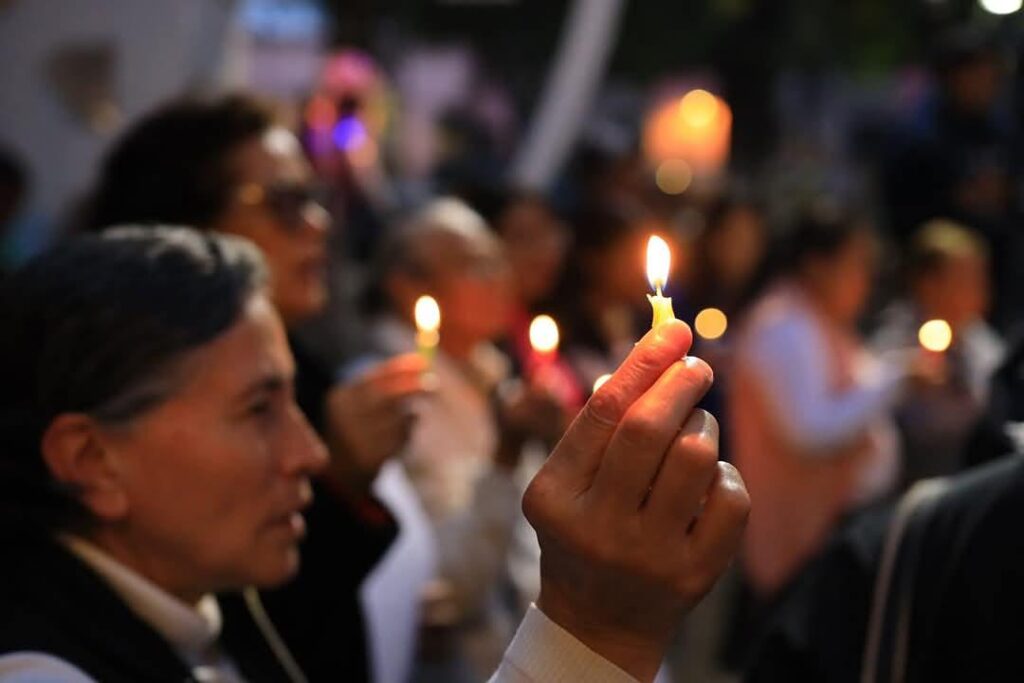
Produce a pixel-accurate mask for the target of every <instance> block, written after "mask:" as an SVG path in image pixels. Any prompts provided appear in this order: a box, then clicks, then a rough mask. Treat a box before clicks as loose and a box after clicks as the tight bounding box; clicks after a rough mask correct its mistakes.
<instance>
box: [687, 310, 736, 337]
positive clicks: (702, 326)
mask: <svg viewBox="0 0 1024 683" xmlns="http://www.w3.org/2000/svg"><path fill="white" fill-rule="evenodd" d="M728 327H729V319H728V318H727V317H726V315H725V313H723V312H722V311H720V310H719V309H717V308H705V309H704V310H703V311H701V312H700V313H698V314H697V317H696V318H695V319H694V321H693V328H694V329H695V330H696V331H697V334H699V335H700V336H701V337H702V338H704V339H708V340H713V339H718V338H719V337H721V336H722V335H723V334H725V331H726V329H728Z"/></svg>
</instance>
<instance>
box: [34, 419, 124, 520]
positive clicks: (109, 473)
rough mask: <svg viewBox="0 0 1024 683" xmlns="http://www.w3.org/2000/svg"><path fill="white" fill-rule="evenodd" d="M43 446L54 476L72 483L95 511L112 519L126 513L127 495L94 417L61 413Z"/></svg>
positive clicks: (45, 438)
mask: <svg viewBox="0 0 1024 683" xmlns="http://www.w3.org/2000/svg"><path fill="white" fill-rule="evenodd" d="M40 447H41V450H42V455H43V461H44V462H45V463H46V466H47V467H48V468H49V470H50V474H51V475H52V476H53V478H54V479H56V480H57V481H59V482H61V483H63V484H67V485H69V486H70V487H72V488H73V489H74V490H75V491H76V493H77V496H78V498H79V500H80V501H81V503H82V504H83V505H84V506H85V507H86V508H87V509H88V510H90V511H91V512H92V514H93V515H95V516H96V517H97V518H99V519H102V520H111V521H112V520H117V519H121V518H123V517H124V516H125V515H126V514H127V512H128V496H127V494H126V491H125V490H124V488H123V486H122V482H121V480H120V477H119V476H118V473H117V469H116V467H114V462H113V458H112V457H111V455H112V453H111V452H110V450H109V449H108V447H107V446H106V445H105V443H104V439H102V438H101V434H100V427H99V425H98V424H97V423H96V421H95V420H94V419H92V418H91V417H89V416H88V415H83V414H81V413H64V414H62V415H58V416H57V417H56V418H54V420H53V421H52V422H51V423H50V425H49V427H47V428H46V431H45V432H44V433H43V438H42V443H41V444H40Z"/></svg>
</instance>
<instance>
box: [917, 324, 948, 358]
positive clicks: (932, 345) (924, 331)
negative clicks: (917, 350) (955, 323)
mask: <svg viewBox="0 0 1024 683" xmlns="http://www.w3.org/2000/svg"><path fill="white" fill-rule="evenodd" d="M917 339H918V341H920V342H921V346H923V347H924V348H926V349H928V350H929V351H934V352H936V353H941V352H943V351H945V350H946V349H948V348H949V345H950V344H951V343H953V329H952V328H951V327H950V326H949V323H947V322H946V321H945V320H929V321H928V322H926V323H925V324H924V325H921V329H920V330H918V332H917Z"/></svg>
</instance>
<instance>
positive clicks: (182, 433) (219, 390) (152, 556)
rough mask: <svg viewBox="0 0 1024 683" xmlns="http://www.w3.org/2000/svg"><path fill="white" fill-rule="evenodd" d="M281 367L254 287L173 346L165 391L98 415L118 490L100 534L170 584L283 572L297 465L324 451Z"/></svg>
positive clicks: (286, 571)
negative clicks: (176, 352) (114, 422)
mask: <svg viewBox="0 0 1024 683" xmlns="http://www.w3.org/2000/svg"><path fill="white" fill-rule="evenodd" d="M293 371H294V368H293V362H292V358H291V354H290V352H289V350H288V345H287V341H286V338H285V334H284V330H283V328H282V325H281V322H280V320H279V319H278V316H277V314H276V313H275V311H274V309H273V307H272V306H271V304H270V302H269V301H268V300H267V299H266V298H265V297H263V296H257V297H254V298H253V299H252V300H251V302H250V303H249V304H248V305H247V307H246V308H245V310H244V313H243V315H242V316H241V317H240V318H239V320H238V321H236V322H235V323H234V324H233V325H232V326H231V327H230V328H228V329H227V330H226V331H225V332H223V333H222V334H221V335H220V336H218V337H217V338H215V339H214V340H213V341H211V342H209V343H208V344H206V345H204V346H202V347H200V348H198V349H196V350H194V351H191V352H190V353H188V354H187V355H186V356H185V357H184V358H183V360H182V362H181V364H180V366H179V367H178V368H177V370H176V372H177V373H178V378H177V379H178V388H177V390H176V391H175V392H174V394H173V395H172V396H171V397H170V398H168V399H166V400H165V401H163V402H162V403H160V404H159V405H157V406H156V407H154V408H152V409H151V410H149V411H148V412H146V413H144V414H143V415H141V416H140V417H138V418H136V419H134V420H131V421H129V422H128V423H127V424H126V425H118V426H113V427H101V430H102V437H101V438H102V442H103V444H104V447H105V448H106V449H107V454H108V455H109V459H110V460H109V462H110V463H111V466H112V467H113V468H114V472H116V486H117V487H118V492H119V494H120V495H121V496H123V500H124V506H123V510H122V512H120V513H118V514H117V515H116V518H111V515H109V514H108V515H107V516H106V517H105V518H103V519H102V520H101V523H100V525H99V528H98V530H97V531H96V533H97V534H105V535H106V537H105V539H101V540H107V541H108V543H107V545H108V546H109V545H110V542H114V543H116V544H117V545H118V547H120V548H122V549H123V550H124V551H125V552H126V553H127V554H128V556H129V557H131V558H135V559H136V564H137V565H140V566H137V567H136V568H137V569H141V570H142V571H143V572H144V573H145V574H146V575H148V576H150V577H151V578H154V579H156V580H158V581H159V582H160V583H161V584H162V585H164V586H165V587H166V588H168V589H170V590H172V591H173V592H176V593H178V594H179V595H185V596H189V595H196V594H202V593H204V592H208V591H211V590H219V589H227V588H237V587H241V586H245V585H249V584H255V585H260V586H264V585H274V584H278V583H281V582H283V581H285V580H286V579H288V578H289V577H291V576H292V575H293V574H294V573H295V571H296V570H297V568H298V562H299V552H298V545H299V540H300V539H301V538H302V537H303V534H304V528H305V525H304V522H303V520H302V516H301V513H300V511H301V510H302V509H303V508H304V507H306V506H307V505H308V504H309V502H310V499H311V495H312V494H311V489H310V479H309V477H310V475H311V474H313V473H314V472H315V471H317V470H318V469H319V468H320V467H322V466H323V465H324V464H325V461H326V455H325V450H324V448H323V446H322V444H321V443H320V441H319V439H318V438H317V436H316V435H315V434H314V432H313V431H312V429H311V428H310V426H309V425H308V423H307V422H306V420H305V418H304V417H303V416H302V414H301V413H300V412H299V409H298V408H297V407H296V405H295V402H294V399H293V395H292V375H293ZM86 502H87V504H88V497H87V498H86ZM95 512H96V510H95V509H94V513H95ZM100 516H101V517H102V515H100ZM111 539H113V541H111Z"/></svg>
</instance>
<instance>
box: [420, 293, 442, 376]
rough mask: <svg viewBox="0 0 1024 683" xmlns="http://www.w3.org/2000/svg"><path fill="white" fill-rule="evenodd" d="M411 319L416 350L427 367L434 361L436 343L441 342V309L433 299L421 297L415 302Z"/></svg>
mask: <svg viewBox="0 0 1024 683" xmlns="http://www.w3.org/2000/svg"><path fill="white" fill-rule="evenodd" d="M413 317H414V318H415V319H416V350H417V351H419V353H420V355H421V356H422V357H423V360H425V361H426V362H427V366H428V367H429V366H430V364H431V363H432V362H433V360H434V353H435V351H436V350H437V343H438V342H439V341H440V340H441V335H440V333H439V332H438V330H439V329H440V328H441V309H440V307H438V305H437V301H435V300H434V297H432V296H421V297H420V298H419V299H417V300H416V307H415V309H414V310H413Z"/></svg>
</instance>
